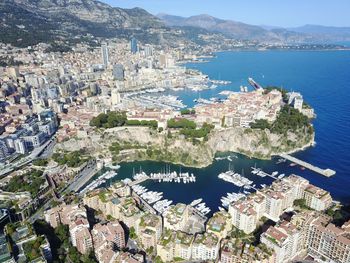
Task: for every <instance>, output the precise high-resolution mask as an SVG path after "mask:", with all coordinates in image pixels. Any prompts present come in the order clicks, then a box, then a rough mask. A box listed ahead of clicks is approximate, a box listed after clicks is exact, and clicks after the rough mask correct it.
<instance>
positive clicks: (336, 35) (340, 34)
mask: <svg viewBox="0 0 350 263" xmlns="http://www.w3.org/2000/svg"><path fill="white" fill-rule="evenodd" d="M288 30H290V31H294V32H299V33H304V34H313V35H318V36H320V37H324V38H330V39H332V38H333V39H335V40H338V41H350V27H332V26H319V25H305V26H302V27H296V28H289V29H288Z"/></svg>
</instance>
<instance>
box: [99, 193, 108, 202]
mask: <svg viewBox="0 0 350 263" xmlns="http://www.w3.org/2000/svg"><path fill="white" fill-rule="evenodd" d="M98 197H99V198H100V200H101V201H102V202H103V203H107V192H105V191H102V192H100V193H99V194H98Z"/></svg>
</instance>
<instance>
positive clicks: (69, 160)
mask: <svg viewBox="0 0 350 263" xmlns="http://www.w3.org/2000/svg"><path fill="white" fill-rule="evenodd" d="M83 154H84V152H83V151H82V150H80V151H74V152H68V153H67V152H61V153H54V154H53V155H52V159H53V160H54V161H55V162H57V163H58V164H59V165H65V164H67V165H68V166H69V167H73V168H77V167H79V166H81V165H82V164H83V163H85V162H86V161H88V159H89V158H88V157H83V156H82V155H83Z"/></svg>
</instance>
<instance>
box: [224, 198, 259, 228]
mask: <svg viewBox="0 0 350 263" xmlns="http://www.w3.org/2000/svg"><path fill="white" fill-rule="evenodd" d="M228 211H229V214H230V216H231V219H232V225H233V226H235V227H236V228H238V229H239V230H242V231H243V232H245V233H247V234H248V233H252V232H253V231H254V230H255V229H256V225H257V223H258V221H259V219H260V218H261V217H262V216H263V215H264V213H265V212H266V198H265V196H264V195H262V194H260V193H256V194H250V195H249V196H248V197H247V198H245V199H241V200H238V201H237V202H235V203H233V204H230V205H229V210H228Z"/></svg>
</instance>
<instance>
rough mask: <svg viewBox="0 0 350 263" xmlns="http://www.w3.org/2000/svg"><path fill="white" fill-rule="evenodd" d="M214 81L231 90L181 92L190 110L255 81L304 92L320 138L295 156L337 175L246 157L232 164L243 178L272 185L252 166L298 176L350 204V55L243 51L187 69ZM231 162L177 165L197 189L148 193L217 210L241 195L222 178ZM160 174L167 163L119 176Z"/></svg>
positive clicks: (161, 186)
mask: <svg viewBox="0 0 350 263" xmlns="http://www.w3.org/2000/svg"><path fill="white" fill-rule="evenodd" d="M186 66H187V67H188V68H194V69H198V70H200V71H202V72H203V73H205V74H207V75H209V77H210V78H211V79H221V80H230V81H232V84H231V85H229V86H224V87H218V88H217V89H215V90H207V91H201V92H193V91H189V90H183V91H179V92H175V93H173V94H176V95H177V96H179V97H180V98H181V99H182V100H183V101H184V103H185V104H187V105H188V106H193V99H195V98H198V97H199V96H200V97H202V98H211V97H218V93H219V92H220V91H222V90H233V91H238V90H239V86H240V85H245V86H248V83H247V79H248V77H253V78H254V79H255V80H256V81H257V82H259V83H260V84H261V85H263V86H267V85H275V86H281V87H283V88H285V89H287V90H290V91H298V92H301V93H302V94H303V96H304V100H305V101H307V102H308V103H309V104H310V105H311V106H312V107H314V108H315V111H316V113H317V118H316V119H315V120H314V122H313V124H314V127H315V132H316V146H314V147H311V148H309V149H306V150H305V151H302V152H299V153H297V154H295V156H296V157H298V158H300V159H302V160H305V161H307V162H310V163H312V164H314V165H317V166H319V167H321V168H331V169H333V170H335V171H336V172H337V173H336V175H335V176H334V177H332V178H326V177H322V176H321V175H319V174H316V173H314V172H311V171H309V170H302V169H300V167H298V166H295V167H291V166H290V165H289V163H288V162H286V163H283V164H276V161H277V158H274V159H272V160H271V161H261V160H255V159H248V158H246V157H244V156H242V155H238V158H234V160H233V162H230V165H231V167H234V169H235V170H236V171H237V172H243V173H244V174H245V175H246V176H247V177H249V178H250V179H252V180H254V181H255V183H256V184H257V185H260V184H262V183H265V184H269V183H271V182H272V179H271V178H260V177H257V176H256V175H253V174H251V173H250V171H251V169H250V167H251V166H254V165H256V166H257V167H261V168H263V170H265V171H266V172H270V173H271V172H273V171H279V172H280V173H285V174H286V175H289V174H291V173H295V174H298V175H300V176H303V177H304V178H306V179H308V180H310V181H311V182H312V183H313V184H315V185H317V186H319V187H322V188H324V189H326V190H328V191H330V192H331V194H332V196H333V198H334V199H336V200H339V201H341V202H344V203H350V190H349V188H350V172H349V170H350V169H349V168H350V131H349V128H350V95H349V92H350V51H310V52H309V51H266V52H259V51H251V52H250V51H249V52H247V51H243V52H222V53H217V57H216V58H213V59H211V60H210V61H209V62H208V63H202V64H187V65H186ZM228 167H229V161H227V160H226V161H215V162H214V163H213V164H212V165H211V166H209V167H207V168H204V169H191V168H185V167H182V168H180V167H179V166H177V165H171V168H172V170H176V171H179V170H180V169H182V171H183V172H185V171H189V172H193V173H194V174H195V175H196V176H197V182H196V183H195V184H187V185H184V184H174V183H173V184H169V183H155V182H146V183H144V185H145V186H147V188H148V189H150V190H153V191H155V190H156V191H162V192H164V198H168V199H171V200H174V202H184V203H190V202H191V201H192V200H193V199H196V198H200V197H201V198H203V199H204V201H205V202H206V203H207V204H208V205H209V206H210V207H211V208H212V210H213V211H215V210H217V207H218V206H219V205H220V197H221V196H224V195H226V193H228V192H238V191H239V190H240V189H238V188H237V187H235V186H234V185H232V184H230V183H227V182H224V181H221V180H219V179H218V178H217V175H218V174H219V173H220V172H223V171H226V170H228ZM140 168H142V169H143V170H145V171H146V172H157V171H160V170H161V169H164V168H165V164H164V163H158V162H136V163H128V164H122V167H121V169H120V171H119V174H118V176H117V177H116V178H115V180H117V179H122V178H126V177H130V176H131V175H132V172H133V169H136V170H138V169H140Z"/></svg>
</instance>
